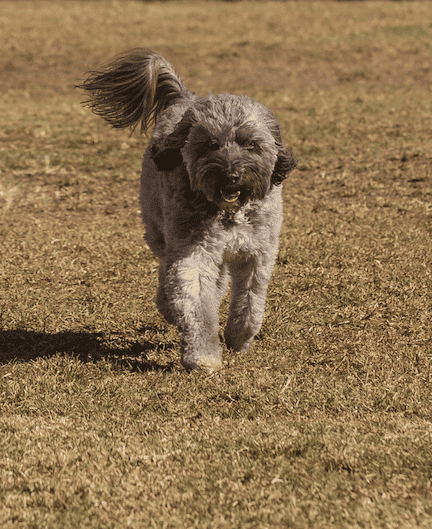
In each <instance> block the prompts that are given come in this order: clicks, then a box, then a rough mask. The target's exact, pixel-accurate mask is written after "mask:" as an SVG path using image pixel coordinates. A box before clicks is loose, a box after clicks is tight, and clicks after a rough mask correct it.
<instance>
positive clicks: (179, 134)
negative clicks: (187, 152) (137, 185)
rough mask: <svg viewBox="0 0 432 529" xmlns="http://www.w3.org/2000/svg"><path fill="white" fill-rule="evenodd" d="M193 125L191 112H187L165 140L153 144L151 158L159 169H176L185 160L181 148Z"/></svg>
mask: <svg viewBox="0 0 432 529" xmlns="http://www.w3.org/2000/svg"><path fill="white" fill-rule="evenodd" d="M191 126H192V119H191V116H190V113H188V112H186V113H185V115H184V116H183V119H182V120H181V121H180V122H179V123H178V124H177V125H176V127H175V129H174V131H173V132H172V133H171V134H170V135H169V136H167V137H166V138H165V139H164V140H163V141H161V142H159V143H155V144H153V146H152V148H151V158H152V159H153V161H154V163H155V164H156V167H157V169H158V171H174V169H175V168H176V167H178V166H179V165H180V164H181V163H182V162H183V157H182V154H181V149H182V148H183V147H184V145H185V143H186V140H187V137H188V135H189V131H190V128H191Z"/></svg>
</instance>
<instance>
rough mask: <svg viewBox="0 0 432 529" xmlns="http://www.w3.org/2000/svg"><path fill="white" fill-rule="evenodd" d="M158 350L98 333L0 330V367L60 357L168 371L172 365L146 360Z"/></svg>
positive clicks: (155, 346) (152, 345)
mask: <svg viewBox="0 0 432 529" xmlns="http://www.w3.org/2000/svg"><path fill="white" fill-rule="evenodd" d="M119 342H120V343H119ZM173 345H174V344H173ZM160 348H161V345H159V344H157V343H153V342H142V343H138V342H128V341H126V340H124V339H123V340H115V339H114V340H113V339H112V338H111V339H107V338H106V337H105V336H104V335H103V334H102V333H86V332H69V331H66V332H59V333H46V332H34V331H26V330H24V329H23V330H21V329H17V330H0V365H1V364H5V363H7V362H11V361H17V362H29V361H30V360H36V359H37V358H41V357H45V358H46V357H50V356H54V355H56V354H63V355H72V356H74V357H75V358H78V359H79V360H81V361H82V362H97V361H99V360H103V359H105V360H109V361H112V362H113V363H115V364H116V365H117V366H121V367H124V368H125V369H128V370H130V371H137V372H144V371H156V370H158V371H161V370H164V371H172V369H173V367H174V362H171V363H169V364H158V363H157V362H155V361H153V360H148V359H147V354H148V352H150V351H157V350H158V349H160Z"/></svg>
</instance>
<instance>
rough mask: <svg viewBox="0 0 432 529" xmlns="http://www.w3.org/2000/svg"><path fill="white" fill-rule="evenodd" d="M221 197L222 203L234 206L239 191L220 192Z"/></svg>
mask: <svg viewBox="0 0 432 529" xmlns="http://www.w3.org/2000/svg"><path fill="white" fill-rule="evenodd" d="M221 196H222V199H223V200H224V202H228V204H234V202H237V200H238V198H239V196H240V191H221Z"/></svg>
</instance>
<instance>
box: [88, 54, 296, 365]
mask: <svg viewBox="0 0 432 529" xmlns="http://www.w3.org/2000/svg"><path fill="white" fill-rule="evenodd" d="M81 88H83V89H84V90H86V91H88V92H89V93H90V100H89V101H87V102H86V103H87V104H89V105H90V106H91V108H92V110H93V111H94V112H95V113H96V114H99V115H101V116H102V117H104V118H105V119H106V120H107V121H108V122H109V123H111V124H112V125H113V126H114V127H117V128H124V127H129V126H130V127H135V126H136V125H137V124H139V123H140V124H141V128H142V130H147V129H148V128H149V126H150V125H151V124H152V123H153V122H155V128H154V132H153V135H152V138H151V141H150V144H149V146H148V148H147V150H146V152H145V154H144V159H143V164H142V175H141V206H142V216H143V220H144V223H145V226H146V235H145V237H146V240H147V242H148V245H149V246H150V248H151V250H152V251H153V252H154V253H155V254H156V255H157V256H158V257H159V259H160V268H159V289H158V293H157V300H156V301H157V306H158V309H159V311H160V312H161V313H162V314H163V315H164V316H165V318H166V320H167V321H168V322H169V323H173V324H175V325H177V327H178V330H179V336H180V342H181V352H182V356H181V361H182V364H183V366H184V367H186V368H188V369H193V368H197V367H203V368H205V369H207V370H209V371H213V370H214V369H216V368H218V367H220V365H221V353H222V349H221V346H220V343H219V337H218V325H219V324H218V310H219V305H220V303H221V300H222V297H223V295H224V293H225V291H226V289H227V286H228V281H229V280H230V279H231V280H232V287H231V305H230V310H229V316H228V321H227V325H226V328H225V342H226V345H227V346H228V347H230V348H233V349H235V350H237V351H246V350H247V349H248V347H249V345H250V344H251V342H252V340H253V338H254V337H255V336H256V334H257V333H258V331H259V329H260V327H261V323H262V319H263V315H264V306H265V297H266V291H267V285H268V283H269V280H270V275H271V273H272V269H273V266H274V263H275V260H276V256H277V252H278V238H279V231H280V227H281V222H282V196H281V187H282V186H281V185H280V184H281V182H282V181H283V180H284V178H285V177H286V176H287V174H288V172H289V171H291V170H292V169H294V167H295V166H296V161H295V160H294V158H293V155H292V152H291V151H290V150H288V149H286V148H285V147H284V146H283V144H282V140H281V134H280V128H279V124H278V121H277V120H276V118H275V116H274V114H273V113H272V112H271V110H270V109H269V108H267V107H266V106H264V105H262V104H260V103H257V102H256V101H254V100H253V99H251V98H249V97H247V96H234V95H230V94H220V95H209V96H208V97H198V96H196V95H195V94H194V93H193V92H191V91H189V90H187V89H186V87H185V86H184V84H183V82H182V81H181V79H180V78H179V77H178V76H177V74H176V73H175V72H174V71H173V69H172V67H171V66H170V64H169V63H168V62H167V61H166V60H165V59H164V58H163V57H162V56H161V55H159V54H157V53H154V52H153V51H151V50H147V49H135V50H132V51H131V52H129V53H127V54H125V55H123V56H121V57H119V58H117V59H116V60H115V61H114V62H112V63H111V64H109V65H107V66H106V67H104V68H102V69H101V70H100V71H96V72H91V73H90V74H89V76H88V77H87V79H86V80H85V82H84V84H83V85H81Z"/></svg>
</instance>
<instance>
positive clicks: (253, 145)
mask: <svg viewBox="0 0 432 529" xmlns="http://www.w3.org/2000/svg"><path fill="white" fill-rule="evenodd" d="M245 147H246V149H248V150H250V151H253V150H254V149H256V147H257V143H256V141H248V142H247V143H246V145H245Z"/></svg>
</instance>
